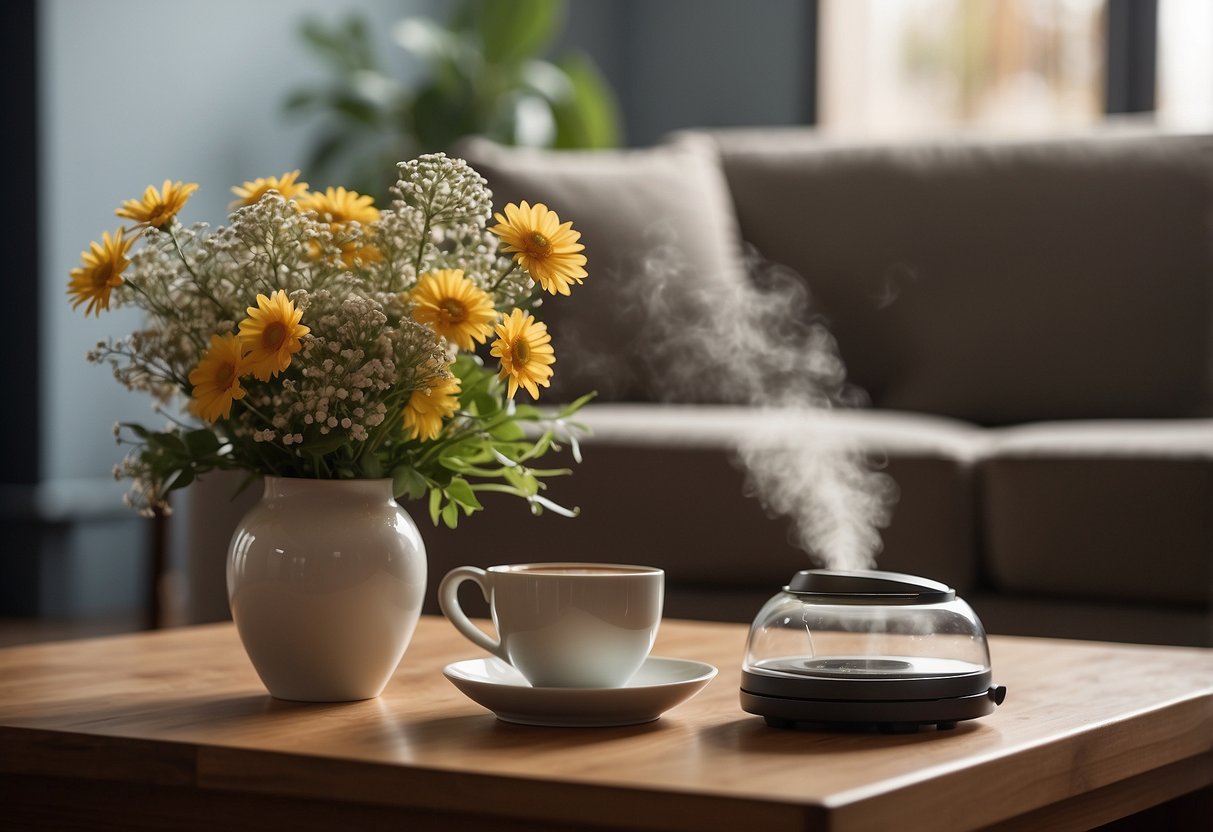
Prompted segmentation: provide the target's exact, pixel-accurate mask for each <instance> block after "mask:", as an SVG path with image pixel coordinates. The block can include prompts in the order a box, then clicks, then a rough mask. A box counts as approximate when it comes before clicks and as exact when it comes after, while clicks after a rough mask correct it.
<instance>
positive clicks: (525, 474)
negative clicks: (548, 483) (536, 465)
mask: <svg viewBox="0 0 1213 832" xmlns="http://www.w3.org/2000/svg"><path fill="white" fill-rule="evenodd" d="M504 476H505V481H506V482H508V483H509V484H510V485H512V486H514V487H515V488H517V489H518V490H519V491H520V492H522V494H523V495H524V496H527V497H533V496H535V495H536V494H538V493H539V480H537V479H535V477H534V476H532V475H531V473H530V472H529V471H527V470H526V469H521V470H520V469H518V468H507V469H506V471H505V474H504Z"/></svg>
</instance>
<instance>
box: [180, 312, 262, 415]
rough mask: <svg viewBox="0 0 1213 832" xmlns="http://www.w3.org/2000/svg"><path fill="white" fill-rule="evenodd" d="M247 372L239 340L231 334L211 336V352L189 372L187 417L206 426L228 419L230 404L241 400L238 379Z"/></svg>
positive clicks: (241, 393)
mask: <svg viewBox="0 0 1213 832" xmlns="http://www.w3.org/2000/svg"><path fill="white" fill-rule="evenodd" d="M247 369H248V368H247V367H246V366H245V361H244V347H243V346H241V344H240V339H239V338H237V337H236V336H235V335H233V334H232V333H230V332H229V333H227V334H226V335H212V336H211V347H210V349H208V350H207V351H206V355H204V356H202V360H201V361H199V362H198V366H197V367H195V368H194V369H193V370H191V371H190V384H192V385H194V391H193V398H191V399H190V403H189V411H190V413H193V414H194V415H195V416H198V417H199V418H202V419H205V420H206V421H208V422H214V421H215V420H216V419H218V418H219V417H220V416H222V417H223V418H224V419H226V418H228V417H229V416H230V415H231V413H232V402H233V401H235V400H236V399H243V398H244V388H243V387H241V386H240V377H241V376H242V375H244V374H245V373H246V371H247Z"/></svg>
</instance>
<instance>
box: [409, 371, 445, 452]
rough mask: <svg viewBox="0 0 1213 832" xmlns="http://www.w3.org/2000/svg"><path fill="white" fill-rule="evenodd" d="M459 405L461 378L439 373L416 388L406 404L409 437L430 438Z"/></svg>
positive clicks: (435, 434)
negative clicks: (443, 375)
mask: <svg viewBox="0 0 1213 832" xmlns="http://www.w3.org/2000/svg"><path fill="white" fill-rule="evenodd" d="M458 409H459V379H458V377H456V376H450V377H448V378H443V377H441V376H438V377H436V378H433V379H431V380H430V382H429V384H428V385H427V386H425V387H422V388H420V389H418V390H414V391H413V395H411V396H409V402H408V404H406V405H405V406H404V428H405V430H406V431H407V432H408V437H409V439H420V440H421V441H422V442H428V441H430V440H431V439H436V438H437V437H438V434H440V433H442V422H443V420H445V419H447V418H449V417H450V416H452V415H453V414H454V413H455V411H456V410H458Z"/></svg>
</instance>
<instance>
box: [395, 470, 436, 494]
mask: <svg viewBox="0 0 1213 832" xmlns="http://www.w3.org/2000/svg"><path fill="white" fill-rule="evenodd" d="M426 488H428V485H427V484H426V481H425V477H423V476H421V474H419V473H418V472H417V469H416V468H414V467H412V466H411V465H402V466H400V467H399V468H397V469H396V470H395V471H393V472H392V491H393V492H395V494H396V496H402V495H403V496H405V497H408V499H410V500H419V499H421V497H422V496H423V495H424V494H425V490H426Z"/></svg>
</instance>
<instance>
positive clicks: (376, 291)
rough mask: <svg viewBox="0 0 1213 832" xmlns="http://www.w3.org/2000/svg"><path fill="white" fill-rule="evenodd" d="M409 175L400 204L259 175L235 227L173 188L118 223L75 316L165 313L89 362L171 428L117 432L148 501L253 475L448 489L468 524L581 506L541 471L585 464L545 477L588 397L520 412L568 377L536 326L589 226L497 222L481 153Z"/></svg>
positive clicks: (567, 281) (441, 494)
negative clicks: (554, 488)
mask: <svg viewBox="0 0 1213 832" xmlns="http://www.w3.org/2000/svg"><path fill="white" fill-rule="evenodd" d="M399 169H400V178H399V181H398V182H397V183H396V185H395V186H394V187H393V189H392V196H393V201H392V203H391V205H390V206H389V207H388V208H386V209H384V210H380V209H378V208H376V207H375V206H374V205H373V204H372V201H371V198H370V197H368V196H363V195H359V194H358V193H355V192H353V191H348V190H346V189H344V188H329V189H327V190H326V191H324V192H312V191H309V190H308V186H307V184H306V183H302V182H299V181H298V177H299V172H298V171H293V172H291V173H288V174H285V175H283V176H281V177H270V178H266V179H257V180H256V181H253V182H246V183H244V185H243V186H240V187H236V188H233V189H232V190H233V191H234V192H235V194H236V196H237V197H238V199H237V200H236V201H235V202H233V203H232V205H231V207H232V209H233V211H232V213H231V216H230V218H229V223H228V225H227V226H226V227H222V228H219V229H217V230H214V231H213V232H210V233H208V232H209V229H208V228H207V226H205V225H196V226H194V227H192V228H185V227H183V226H182V225H181V223H180V222H179V221H178V218H177V217H178V214H179V212H180V211H181V209H182V207H183V206H184V205H185V203H186V201H187V200H188V199H189V198H190V196H191V194H192V193H193V192H194V191H195V190H196V188H197V185H195V184H192V183H191V184H182V183H180V182H175V183H174V182H170V181H166V182H165V183H164V185H163V187H162V188H160V189H157V188H155V187H151V186H149V187H148V188H147V190H146V191H145V193H144V194H143V197H142V199H133V200H128V201H127V202H126V203H125V204H124V205H123V207H122V208H120V209H119V210H118V211H117V212H116V213H117V215H118V216H119V217H123V218H125V219H128V220H130V221H131V226H130V227H125V228H120V229H118V230H117V231H116V232H115V233H114V234H113V235H111V234H109V233H108V232H106V233H105V234H104V235H103V237H102V241H101V242H100V243H97V242H94V243H92V244H91V247H90V250H88V251H86V252H84V253H83V254H82V255H81V257H82V263H81V265H80V266H79V267H78V268H76V269H74V270H73V271H72V273H71V282H70V285H69V288H68V294H69V295H70V296H71V297H72V298H73V305H74V306H80V305H85V312H86V314H90V313H96V314H98V315H99V314H100V313H101V311H102V310H107V309H109V308H110V307H111V305H113V306H124V305H133V306H137V307H139V308H140V309H142V310H143V311H144V312H145V313H146V315H147V326H146V327H145V328H144V329H141V330H139V331H137V332H134V333H132V334H130V335H129V336H127V337H125V338H119V339H111V340H109V341H106V342H103V343H100V344H98V345H97V346H96V348H95V349H94V350H92V351H91V352H90V353H89V355H88V358H89V360H90V361H93V362H98V363H102V362H104V363H108V364H110V365H112V367H113V371H114V375H115V377H116V378H117V379H118V381H120V382H121V383H122V384H124V385H125V386H126V387H127V388H129V389H132V390H141V391H145V392H147V393H150V394H151V395H152V396H153V397H154V398H155V400H156V402H157V403H158V405H159V407H158V410H159V412H161V413H163V414H164V415H166V416H168V417H169V419H171V420H172V422H173V424H172V425H170V426H169V427H168V428H167V429H165V430H162V431H152V430H149V429H147V428H145V427H143V426H141V425H138V424H121V425H118V426H116V428H115V432H116V434H117V435H118V439H119V441H120V442H123V443H129V444H131V445H133V449H132V450H131V452H130V453H129V454H128V455H127V456H126V459H125V461H124V462H123V463H122V464H121V465H120V466H118V467H117V468H116V469H115V474H116V476H118V477H120V478H121V477H128V478H130V479H131V480H132V481H133V487H132V490H131V493H130V494H129V495H128V499H129V500H130V501H131V502H132V504H133V505H135V506H136V507H137V508H139V509H141V510H143V511H144V512H150V511H151V510H155V509H164V508H166V507H167V504H166V498H167V496H168V494H169V492H171V491H173V490H175V489H178V488H182V487H184V486H186V485H189V483H190V482H192V481H193V479H194V478H195V477H197V476H198V475H200V474H203V473H205V472H207V471H210V470H214V469H243V470H245V471H248V472H250V474H253V475H258V476H278V477H301V478H315V479H356V478H378V477H390V478H391V479H392V481H393V484H394V491H395V494H396V495H397V496H401V497H408V498H412V499H416V498H420V497H423V496H425V495H426V494H427V493H428V495H429V508H430V514H431V516H432V518H433V521H434V522H435V523H437V522H439V521H440V520H441V521H442V522H444V523H445V524H446V525H448V526H451V527H454V526H455V525H456V523H457V522H458V518H459V515H460V513H461V512H462V513H464V514H471V513H472V512H475V511H477V510H479V509H480V508H481V505H480V502H479V500H478V499H477V497H476V494H477V493H478V492H484V491H500V492H504V493H507V494H513V495H516V496H518V497H521V498H523V499H525V500H527V501H528V502H529V503H530V505H531V508H532V510H534V511H535V512H537V513H538V512H540V511H542V510H543V509H544V508H547V509H552V510H554V511H557V512H560V513H565V514H571V513H572V512H569V511H568V510H566V509H564V508H562V507H561V506H559V505H557V504H555V503H553V502H552V501H550V500H548V499H547V498H545V497H544V496H543V495H542V494H541V493H540V492H541V491H542V490H543V487H544V484H543V481H542V480H543V478H545V477H548V476H555V475H559V474H566V473H568V471H567V470H566V469H556V470H541V469H536V468H533V467H531V466H530V464H529V463H531V462H532V461H533V460H536V459H537V458H538V457H540V456H542V455H543V454H544V453H545V452H546V451H547V450H549V449H550V448H552V447H553V446H554V443H557V442H559V441H560V440H562V439H563V440H567V441H568V442H570V444H571V445H572V449H573V453H574V456H575V457H577V443H576V435H575V431H574V430H573V429H571V428H572V427H574V426H570V425H569V424H568V423H567V422H565V419H567V417H568V416H570V415H571V414H572V413H573V412H575V411H576V409H577V408H578V407H580V406H581V404H583V403H584V401H585V400H586V398H588V397H584V398H583V399H581V400H578V401H576V402H574V403H572V404H571V405H569V406H567V407H565V408H564V409H563V410H561V411H559V413H557V414H556V415H555V416H554V417H552V418H548V417H545V416H544V414H542V413H541V412H540V411H539V410H538V409H536V408H535V407H534V406H531V405H519V404H515V403H514V401H513V400H514V398H515V396H516V393H517V391H518V389H519V388H522V389H523V390H525V391H526V392H527V393H528V394H529V395H530V396H531V397H532V398H536V399H537V398H538V396H539V388H540V387H546V386H548V384H549V379H550V378H551V376H552V365H553V364H554V363H555V360H556V359H555V355H554V351H553V349H552V345H551V338H550V336H549V334H548V331H547V326H546V325H545V324H544V323H542V322H540V321H537V320H536V318H535V316H534V314H533V312H534V311H535V307H536V306H538V305H539V302H538V300H537V295H539V294H540V290H542V291H546V292H548V293H551V294H553V295H555V294H559V295H568V294H569V289H570V286H572V285H575V284H577V283H580V282H582V281H583V280H584V279H585V277H586V271H585V268H584V266H585V262H586V259H585V255H583V254H581V251H582V250H583V246H582V245H581V244H580V243H578V242H577V240H578V238H579V237H580V234H579V233H578V232H576V231H574V230H573V229H572V227H571V223H563V224H562V223H561V222H560V219H559V218H558V217H557V216H556V214H555V213H554V212H552V211H549V210H548V209H547V208H546V207H545V206H544V205H541V204H537V205H533V206H532V205H529V204H528V203H526V202H523V203H522V204H521V205H509V206H506V208H505V211H504V215H503V214H497V215H496V218H495V219H496V224H495V225H493V226H492V227H491V228H489V227H487V226H488V223H489V219H490V215H491V207H490V206H491V194H490V193H489V191H488V190H487V188H486V187H485V182H484V180H483V179H482V178H481V177H480V176H479V175H478V174H477V173H476V172H475V171H474V170H472V169H471V168H470V167H469V166H468V165H467V164H466V163H465V162H463V161H461V160H457V159H450V158H447V157H446V156H445V155H443V154H433V155H426V156H422V157H420V158H418V159H416V160H414V161H411V162H407V163H401V164H400V165H399ZM136 240H139V241H140V242H141V243H142V246H141V247H140V249H139V250H138V251H136V252H135V253H133V254H132V253H131V248H132V246H133V245H134V243H135V242H136ZM486 341H491V343H490V345H489V350H488V355H487V356H478V355H477V354H476V349H477V347H478V346H479V345H483V344H485V343H486ZM485 358H488V360H489V361H492V360H493V359H496V362H497V367H496V368H495V370H494V369H490V368H489V367H486V365H485ZM177 398H182V399H184V401H185V402H186V406H185V411H186V412H185V414H183V415H184V418H182V417H179V416H177V415H175V414H174V408H173V407H172V404H173V400H174V399H177ZM190 417H192V419H191V418H190ZM526 422H531V423H536V424H538V425H539V426H540V427H541V430H539V431H537V432H533V433H531V434H528V433H527V432H525V431H524V430H523V426H522V423H526Z"/></svg>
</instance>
